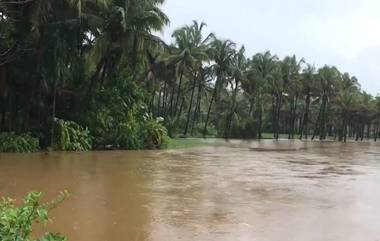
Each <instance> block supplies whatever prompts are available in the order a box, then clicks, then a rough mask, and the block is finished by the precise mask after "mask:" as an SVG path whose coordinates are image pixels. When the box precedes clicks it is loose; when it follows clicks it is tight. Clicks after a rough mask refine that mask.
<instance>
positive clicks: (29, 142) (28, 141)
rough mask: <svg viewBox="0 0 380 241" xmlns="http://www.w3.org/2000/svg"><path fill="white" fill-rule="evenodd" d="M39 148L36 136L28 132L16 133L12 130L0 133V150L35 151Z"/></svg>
mask: <svg viewBox="0 0 380 241" xmlns="http://www.w3.org/2000/svg"><path fill="white" fill-rule="evenodd" d="M39 149H40V146H39V141H38V138H34V137H32V136H31V135H30V134H28V133H27V134H21V135H16V134H15V133H14V132H3V133H1V134H0V152H36V151H38V150H39Z"/></svg>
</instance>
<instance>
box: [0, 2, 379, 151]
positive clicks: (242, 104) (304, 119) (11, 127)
mask: <svg viewBox="0 0 380 241" xmlns="http://www.w3.org/2000/svg"><path fill="white" fill-rule="evenodd" d="M163 2H164V0H129V1H126V0H62V1H55V0H1V2H0V129H1V131H2V132H9V133H11V132H12V133H13V132H15V133H26V132H30V133H32V134H33V135H35V136H37V137H38V138H39V139H40V141H41V145H42V146H49V145H52V144H53V143H54V139H57V138H58V137H56V135H57V130H56V128H57V125H56V120H57V119H59V120H66V121H72V122H75V123H78V124H79V125H81V126H83V127H88V128H89V131H90V133H91V135H92V136H93V137H94V139H95V145H96V146H102V145H103V146H104V145H109V144H111V145H114V146H117V147H121V148H142V147H144V145H146V143H147V142H149V143H156V142H157V139H160V138H159V137H157V136H159V134H160V133H164V132H165V131H164V130H163V129H162V126H161V124H160V123H161V122H160V121H161V120H160V119H161V118H160V117H162V119H163V124H164V125H165V126H166V128H167V129H168V131H169V134H170V135H171V136H179V135H181V136H219V137H236V138H262V137H263V136H264V133H273V137H274V138H276V139H277V138H280V135H284V134H286V135H287V137H288V138H289V139H293V138H300V139H304V138H306V139H307V138H311V139H315V138H318V139H321V140H324V139H327V138H335V139H337V140H341V141H346V140H347V138H354V139H356V140H363V139H364V138H374V139H375V140H376V139H377V137H378V135H379V122H380V98H378V97H376V98H374V97H373V96H371V95H369V94H367V93H365V92H364V91H362V90H361V88H360V85H359V82H358V80H357V79H356V78H355V77H353V76H350V75H349V74H348V73H341V72H340V71H339V70H338V69H337V68H336V67H333V66H327V65H326V66H324V67H322V68H319V69H317V68H315V67H314V66H312V65H310V64H307V63H306V62H305V61H304V60H303V59H297V58H296V56H289V57H285V58H283V59H280V58H279V57H278V56H276V55H273V54H271V53H270V52H264V53H259V54H256V55H254V56H250V57H247V56H246V53H245V49H244V47H238V46H237V45H236V44H235V43H234V42H233V41H230V40H224V39H220V38H218V37H217V36H216V35H214V34H209V35H206V34H205V33H204V32H205V31H204V30H205V27H206V25H205V24H204V23H198V22H196V21H194V22H193V23H192V24H191V25H188V26H184V27H182V28H180V29H178V30H176V31H175V32H174V33H173V36H172V37H173V42H172V43H171V44H167V43H165V42H164V41H162V40H161V39H160V38H159V37H157V36H155V35H154V34H153V33H155V32H157V31H161V30H162V29H163V28H164V26H165V25H166V24H168V23H169V19H168V17H167V16H166V15H165V13H163V12H162V10H161V9H160V7H161V5H162V3H163ZM149 128H150V129H149ZM142 133H143V134H142ZM152 135H153V136H156V137H157V138H152ZM142 139H144V140H145V141H143V140H142ZM143 142H144V143H145V144H144V143H143ZM156 145H157V143H156V144H154V146H156Z"/></svg>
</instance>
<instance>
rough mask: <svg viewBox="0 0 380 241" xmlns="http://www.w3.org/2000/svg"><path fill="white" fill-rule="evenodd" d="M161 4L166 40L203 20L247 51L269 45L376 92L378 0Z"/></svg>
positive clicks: (174, 0) (179, 0)
mask: <svg viewBox="0 0 380 241" xmlns="http://www.w3.org/2000/svg"><path fill="white" fill-rule="evenodd" d="M163 8H164V11H165V13H166V14H167V15H168V16H169V17H170V20H171V24H170V26H169V27H167V28H166V29H165V31H164V38H165V39H166V40H167V41H170V40H171V38H170V36H171V33H172V31H173V30H174V29H176V28H178V27H181V26H183V25H185V24H189V23H191V21H192V20H198V21H204V22H206V23H207V25H208V26H207V30H208V31H210V32H213V33H215V34H217V35H218V37H220V38H225V39H231V40H233V41H234V42H235V43H237V44H239V45H240V44H244V45H245V47H246V49H247V54H248V55H253V54H255V53H257V52H263V51H265V50H270V51H271V52H272V53H274V54H277V55H278V56H280V57H281V58H282V57H284V56H286V55H292V54H296V55H297V57H303V58H305V59H306V61H307V62H308V63H311V64H315V65H316V66H317V67H320V66H322V65H324V64H328V65H335V66H337V67H338V68H339V69H340V70H341V71H342V72H349V73H350V74H351V75H354V76H356V77H357V78H358V79H359V81H360V83H361V84H362V88H363V89H364V90H365V91H367V92H369V93H371V94H374V95H376V94H377V93H380V0H166V4H165V5H164V7H163Z"/></svg>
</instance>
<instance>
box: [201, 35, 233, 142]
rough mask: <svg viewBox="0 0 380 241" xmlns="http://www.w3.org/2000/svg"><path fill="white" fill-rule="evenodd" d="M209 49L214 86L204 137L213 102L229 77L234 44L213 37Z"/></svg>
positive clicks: (216, 100) (217, 98) (204, 132)
mask: <svg viewBox="0 0 380 241" xmlns="http://www.w3.org/2000/svg"><path fill="white" fill-rule="evenodd" d="M209 47H210V50H209V55H210V59H211V60H212V61H213V62H214V63H213V64H212V65H211V68H212V71H213V73H214V76H215V84H214V90H213V93H212V96H211V99H210V103H209V106H208V111H207V116H206V121H205V126H204V130H203V136H206V134H207V126H208V123H209V120H210V114H211V109H212V106H213V104H214V102H216V103H218V101H219V92H220V91H221V88H222V87H223V86H224V85H225V84H226V83H227V81H228V78H229V76H230V75H231V69H232V62H233V56H234V54H235V43H233V42H232V41H230V40H220V39H217V38H216V37H215V36H213V40H212V42H211V43H210V45H209Z"/></svg>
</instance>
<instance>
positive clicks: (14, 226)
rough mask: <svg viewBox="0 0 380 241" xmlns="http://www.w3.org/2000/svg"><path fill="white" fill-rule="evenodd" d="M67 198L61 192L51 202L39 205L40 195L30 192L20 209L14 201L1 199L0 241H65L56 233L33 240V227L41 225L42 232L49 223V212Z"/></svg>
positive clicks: (64, 193)
mask: <svg viewBox="0 0 380 241" xmlns="http://www.w3.org/2000/svg"><path fill="white" fill-rule="evenodd" d="M67 196H68V193H67V192H62V193H60V194H59V196H58V197H57V198H56V199H55V200H54V201H52V202H50V203H46V204H41V198H42V193H40V192H31V193H29V194H28V195H27V196H26V197H25V199H24V202H23V204H22V205H21V206H20V207H16V206H15V200H13V199H10V198H3V200H2V201H1V202H0V240H1V241H65V240H66V238H65V237H64V236H62V235H61V234H58V233H50V232H47V231H46V233H45V234H44V235H43V237H41V238H33V237H32V234H33V228H34V227H35V226H34V225H36V224H39V225H42V226H43V228H44V230H46V228H47V224H48V222H49V221H50V219H49V217H48V216H49V211H50V210H51V209H53V208H55V207H57V205H59V204H60V203H62V202H63V200H64V199H65V198H66V197H67Z"/></svg>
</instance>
